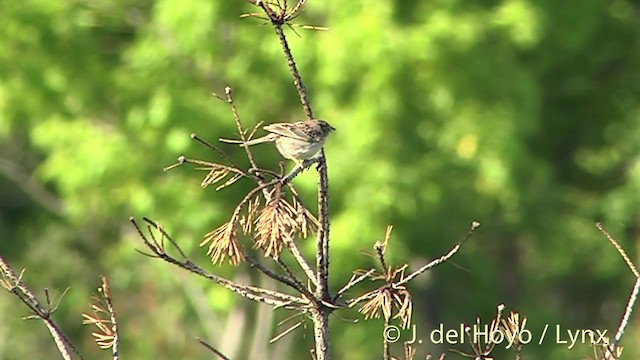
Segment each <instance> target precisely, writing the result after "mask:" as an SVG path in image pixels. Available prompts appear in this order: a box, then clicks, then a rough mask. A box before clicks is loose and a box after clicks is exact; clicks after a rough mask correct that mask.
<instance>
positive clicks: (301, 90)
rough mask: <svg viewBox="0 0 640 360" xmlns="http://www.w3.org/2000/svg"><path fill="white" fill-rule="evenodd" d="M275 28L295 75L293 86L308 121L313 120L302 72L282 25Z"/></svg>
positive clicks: (274, 26) (275, 25)
mask: <svg viewBox="0 0 640 360" xmlns="http://www.w3.org/2000/svg"><path fill="white" fill-rule="evenodd" d="M273 28H274V29H275V31H276V35H278V39H279V40H280V45H281V46H282V51H283V52H284V57H285V59H286V60H287V65H288V66H289V70H290V71H291V75H293V85H295V87H296V90H298V96H300V103H301V104H302V109H303V110H304V113H305V115H306V116H307V119H309V120H312V119H314V117H313V111H312V110H311V101H309V95H307V89H306V88H305V87H304V84H303V83H302V78H300V72H299V71H298V67H297V66H296V63H295V61H293V55H291V49H289V43H288V42H287V37H286V36H285V35H284V30H282V24H279V23H273Z"/></svg>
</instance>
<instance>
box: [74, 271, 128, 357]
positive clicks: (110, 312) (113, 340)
mask: <svg viewBox="0 0 640 360" xmlns="http://www.w3.org/2000/svg"><path fill="white" fill-rule="evenodd" d="M101 281H102V284H101V285H100V287H99V288H98V293H99V294H98V295H94V296H93V301H92V303H91V309H92V312H93V315H89V314H87V313H83V314H82V317H83V318H84V320H83V321H82V324H83V325H94V326H95V327H97V328H98V330H99V331H94V332H92V333H91V335H93V337H94V338H95V341H96V343H97V344H98V346H99V347H100V348H101V349H109V348H111V349H112V353H113V359H114V360H117V359H118V358H119V354H118V352H119V350H118V349H119V339H120V338H119V335H118V323H117V320H116V314H115V310H114V308H113V304H112V302H111V294H110V291H109V283H108V282H107V278H106V277H104V276H101Z"/></svg>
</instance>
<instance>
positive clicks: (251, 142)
mask: <svg viewBox="0 0 640 360" xmlns="http://www.w3.org/2000/svg"><path fill="white" fill-rule="evenodd" d="M277 137H278V136H277V135H276V134H269V135H266V136H263V137H260V138H257V139H253V140H249V141H246V142H244V141H242V140H232V139H223V138H220V139H218V140H219V141H220V142H224V143H228V144H240V146H243V147H247V146H251V145H255V144H261V143H264V142H272V141H275V140H276V138H277Z"/></svg>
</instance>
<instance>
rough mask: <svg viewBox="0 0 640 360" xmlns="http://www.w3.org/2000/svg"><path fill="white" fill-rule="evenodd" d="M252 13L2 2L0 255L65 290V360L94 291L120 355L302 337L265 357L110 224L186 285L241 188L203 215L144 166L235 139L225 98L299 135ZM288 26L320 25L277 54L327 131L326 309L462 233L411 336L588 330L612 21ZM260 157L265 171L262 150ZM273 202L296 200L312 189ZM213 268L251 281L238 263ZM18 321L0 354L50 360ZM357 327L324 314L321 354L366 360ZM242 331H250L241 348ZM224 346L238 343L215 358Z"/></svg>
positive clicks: (92, 350) (622, 108)
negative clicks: (189, 264) (108, 298)
mask: <svg viewBox="0 0 640 360" xmlns="http://www.w3.org/2000/svg"><path fill="white" fill-rule="evenodd" d="M252 11H256V9H254V8H252V7H251V6H250V5H249V4H247V3H245V2H243V1H239V0H235V1H231V0H208V1H201V0H185V1H180V2H178V1H171V0H157V1H145V0H139V1H123V0H111V1H101V0H67V1H57V2H55V1H44V0H22V1H3V2H1V3H0V24H2V26H0V252H1V254H2V255H3V256H4V257H6V258H8V259H9V261H10V262H11V264H12V265H13V266H14V267H15V268H16V269H20V268H22V267H26V269H27V271H26V274H25V280H26V281H27V283H28V284H30V285H31V286H32V288H34V289H42V288H45V287H46V288H49V289H59V291H61V290H63V289H64V288H66V287H67V286H69V287H70V290H69V292H68V294H67V295H66V296H65V297H64V299H63V301H62V302H61V304H60V307H59V309H58V311H57V313H56V315H55V316H56V319H57V320H58V321H60V323H61V324H63V327H64V328H65V330H66V331H67V332H68V333H69V334H70V335H71V336H72V338H73V339H74V340H75V342H76V343H77V344H78V345H79V346H80V348H81V349H82V350H83V351H84V352H85V353H86V355H87V357H88V358H99V357H108V355H107V354H106V353H103V354H100V355H99V354H98V350H97V349H96V347H95V346H94V345H93V344H92V339H91V337H90V335H89V332H90V330H89V329H83V328H81V326H80V322H81V317H80V314H81V313H82V312H83V311H87V310H88V305H87V303H88V301H89V298H90V294H91V292H92V291H94V289H95V288H96V287H97V286H98V284H99V282H98V277H97V275H98V274H99V273H104V274H105V275H107V276H108V277H109V279H110V281H111V283H112V287H113V289H112V292H113V295H114V297H115V298H116V307H117V309H118V315H119V316H120V319H121V320H120V321H121V327H122V331H123V337H124V339H123V349H122V355H123V356H125V357H127V358H132V359H156V358H162V359H178V358H182V359H187V358H189V359H205V358H210V356H209V354H208V353H206V352H205V351H204V350H203V349H202V348H200V347H199V346H198V345H196V344H195V342H194V341H193V337H194V336H201V337H204V338H207V339H208V340H209V341H211V342H212V343H213V344H216V345H218V346H221V347H223V348H224V347H225V346H227V347H230V348H232V347H233V346H232V345H231V344H230V343H233V341H239V342H240V343H241V344H243V346H242V347H241V349H240V350H239V351H240V352H239V353H235V354H236V355H235V357H234V358H254V359H255V358H262V356H260V355H258V356H256V355H255V354H263V355H264V354H275V353H277V351H282V352H281V353H279V354H282V353H284V354H287V355H285V356H284V358H306V357H308V350H307V349H308V348H309V347H310V346H311V343H312V335H311V334H312V333H311V329H310V328H307V329H302V328H301V329H299V330H297V333H296V335H294V336H291V335H290V336H289V337H287V338H285V339H283V340H282V341H281V342H280V344H276V345H271V346H267V345H266V341H267V340H268V339H269V337H270V336H273V335H274V334H275V333H276V332H277V330H276V326H275V322H276V320H278V319H283V318H285V317H286V316H288V315H290V314H286V313H285V312H284V310H282V311H281V312H277V313H276V314H271V313H270V312H269V311H264V309H260V308H256V307H254V306H252V304H251V303H249V302H247V301H244V300H242V299H238V298H236V297H234V296H233V295H231V294H229V293H227V292H226V291H224V290H222V289H220V288H219V287H216V286H212V285H211V284H208V283H203V282H201V281H200V280H197V279H193V278H192V277H191V276H189V275H186V274H183V273H182V272H179V271H177V270H176V269H174V268H171V267H169V266H167V265H164V264H162V263H160V262H158V261H154V260H152V259H149V258H146V257H141V256H140V255H138V254H137V253H136V252H134V251H133V250H134V249H136V248H140V247H141V245H140V243H139V241H138V239H137V238H136V236H135V234H134V233H133V231H132V230H133V229H132V228H131V226H130V225H129V224H128V221H127V220H128V217H129V216H130V215H134V216H136V217H141V216H150V217H152V218H154V219H157V220H159V221H161V222H162V223H163V224H164V225H165V226H166V227H167V228H168V229H169V231H170V232H171V233H172V234H173V235H174V236H175V238H176V239H177V240H178V242H179V243H180V245H181V246H183V248H184V249H186V250H188V251H189V253H190V254H191V255H192V256H193V258H194V259H195V260H198V261H201V263H202V264H205V265H206V264H207V261H208V260H207V259H206V256H205V255H204V254H203V250H202V249H200V248H198V243H199V242H200V240H201V239H202V236H203V235H204V234H205V233H207V232H208V231H210V230H212V229H214V228H216V227H218V226H219V225H221V224H222V223H223V222H225V221H226V219H227V218H228V217H229V215H230V212H231V209H232V208H233V206H234V205H235V204H236V203H237V201H239V199H240V198H241V196H242V194H243V191H246V190H247V189H248V185H249V184H246V183H245V184H238V185H236V186H234V187H232V188H229V189H227V190H225V191H222V192H219V193H216V192H215V191H214V190H213V189H204V190H203V189H201V188H200V186H199V181H200V179H201V176H202V175H203V173H199V172H195V171H193V169H191V168H187V167H183V168H179V169H178V170H173V171H171V172H167V173H164V172H163V171H162V167H164V166H167V165H169V164H171V163H173V162H174V161H175V158H176V157H177V156H178V155H181V154H187V155H189V156H190V157H193V158H205V159H207V158H208V159H212V158H213V157H214V155H213V154H211V153H210V152H208V151H207V150H206V149H203V148H202V147H200V146H198V145H197V144H195V143H194V142H192V141H190V140H189V134H190V133H192V132H196V133H198V134H199V135H200V136H202V137H203V138H206V139H209V140H212V141H213V140H215V139H217V138H218V137H221V136H224V137H230V136H233V134H234V124H233V121H232V117H231V112H230V110H229V108H228V106H226V105H225V104H224V103H222V102H220V101H217V100H215V98H213V97H212V96H211V95H210V94H211V92H212V91H215V92H218V93H222V92H223V89H224V86H225V85H227V84H229V85H231V86H232V87H233V88H234V90H235V92H234V97H235V99H236V102H237V105H238V106H239V109H240V114H241V116H242V118H243V120H244V122H245V124H247V125H252V124H254V123H257V122H258V121H265V122H267V123H269V122H276V121H290V120H295V119H300V118H302V117H303V113H302V111H301V108H300V105H299V102H298V99H297V94H296V93H295V91H294V88H293V86H292V80H291V76H290V74H289V73H288V70H287V67H286V63H285V61H284V59H283V55H282V52H281V50H280V46H279V44H278V42H277V39H276V37H275V35H274V33H273V31H272V29H271V28H270V26H268V25H267V26H263V23H264V22H263V21H262V20H259V19H255V18H254V19H240V18H239V16H240V15H241V14H243V13H247V12H252ZM296 23H298V24H309V25H321V26H329V27H330V30H329V31H307V30H302V29H299V28H298V29H297V30H296V31H297V33H298V34H299V36H298V35H296V34H295V33H294V32H293V31H292V30H288V32H287V34H288V36H289V39H290V42H291V44H290V45H291V48H292V49H293V53H294V56H295V57H296V59H297V62H298V65H299V67H300V69H301V72H302V76H303V79H304V80H305V82H306V85H307V89H308V90H309V93H310V96H311V100H312V103H313V106H314V110H315V113H316V114H317V115H318V116H319V117H321V118H323V119H326V120H328V121H329V122H330V123H331V124H332V125H333V126H335V127H336V128H337V129H338V130H337V132H336V133H335V134H334V135H332V138H331V139H330V140H329V141H328V142H327V145H326V151H327V156H328V162H329V176H330V185H331V211H332V228H331V235H332V237H331V244H332V252H331V254H332V261H331V270H332V281H333V287H334V289H337V288H339V287H341V286H342V284H343V283H344V282H346V280H347V279H348V278H349V276H350V274H351V271H352V270H353V269H355V268H369V267H370V266H372V261H371V259H369V258H367V257H366V256H364V255H360V253H359V252H358V250H359V249H371V246H372V244H373V243H374V241H375V240H379V239H381V238H382V237H383V235H384V231H385V227H386V225H387V224H393V225H394V231H393V237H392V240H391V244H390V253H389V256H390V260H392V261H393V262H394V263H396V264H399V263H402V262H404V261H408V262H409V263H410V264H413V265H414V267H416V266H417V264H421V263H422V262H424V261H426V260H427V259H430V258H434V257H437V256H439V255H440V254H442V253H444V252H445V251H447V250H448V249H449V248H450V247H451V246H452V245H453V244H454V243H455V242H456V241H458V240H459V239H460V238H461V237H462V236H463V235H464V233H465V232H466V231H467V229H468V227H469V224H470V223H471V221H472V220H478V221H480V222H481V223H482V227H481V228H480V230H479V231H478V233H477V234H476V236H475V237H474V238H473V239H472V241H471V242H469V243H468V244H467V245H466V246H465V247H464V248H463V250H462V252H461V253H460V254H459V255H457V256H456V257H455V258H454V259H453V261H452V262H450V263H447V264H445V265H442V266H440V267H438V268H437V269H436V270H434V271H431V272H429V273H427V274H425V275H423V276H422V277H421V278H420V279H419V281H416V282H414V283H413V284H412V287H411V290H412V292H413V294H414V297H415V298H414V307H415V310H416V313H415V315H414V322H415V324H416V326H417V329H418V333H419V334H420V333H422V334H426V333H427V332H428V331H430V330H431V328H432V327H433V326H437V325H438V324H440V323H443V324H444V326H445V328H448V327H451V328H457V327H458V326H459V324H460V323H472V322H474V321H475V317H476V316H480V317H482V318H483V320H485V321H488V320H489V319H490V318H491V317H492V316H493V314H494V313H495V306H496V305H497V304H498V303H501V302H504V303H506V304H507V307H508V309H512V310H517V311H520V312H521V314H522V316H526V317H528V319H529V321H528V328H529V329H530V330H531V331H532V332H533V334H534V336H536V335H538V336H539V334H540V333H541V332H542V328H543V327H544V325H545V324H550V325H551V326H555V325H556V324H558V325H560V326H562V328H563V329H564V328H566V329H571V330H575V329H584V328H597V329H609V333H610V334H612V332H613V331H614V330H615V328H616V327H617V324H618V322H619V319H620V315H621V314H622V311H623V309H624V306H625V302H626V299H627V297H628V294H629V292H630V290H631V286H632V284H633V277H632V275H631V274H630V272H629V271H628V269H627V268H626V267H625V265H624V264H623V263H622V261H621V259H620V258H619V256H618V255H617V254H616V252H615V250H614V249H613V248H612V247H611V246H610V245H609V244H608V243H607V241H606V240H605V238H604V237H603V236H602V235H601V234H600V233H599V232H598V231H597V230H596V228H595V226H594V223H595V222H596V221H603V222H604V224H605V225H606V226H607V227H608V229H609V230H610V231H611V232H612V233H613V234H614V235H615V236H616V237H617V239H618V240H619V241H620V242H621V244H622V245H623V246H624V247H625V248H626V249H627V251H628V252H629V253H630V254H631V255H632V258H635V259H638V256H637V250H638V245H637V244H638V239H639V236H640V228H639V226H638V222H639V221H640V212H639V209H640V207H639V205H640V191H639V190H640V161H639V160H640V157H639V156H638V154H639V150H640V142H639V141H638V139H640V8H639V7H638V4H637V2H636V1H631V0H628V1H625V0H609V1H603V0H579V1H573V2H565V1H556V0H553V1H552V0H538V1H533V0H505V1H498V0H494V1H491V0H465V1H462V0H430V1H422V0H395V1H392V0H386V1H374V2H372V1H346V2H345V1H340V0H328V1H317V0H309V2H308V4H307V7H306V10H305V11H304V12H303V14H302V15H301V16H300V17H299V18H298V19H296ZM226 149H228V151H229V152H230V153H231V154H232V155H233V156H234V157H235V158H236V159H238V160H239V161H243V160H242V154H241V152H240V151H238V149H236V148H235V147H231V146H229V147H227V148H226ZM258 155H259V159H260V161H261V162H262V163H263V164H271V166H272V167H274V168H276V164H277V161H278V156H277V154H276V152H275V150H274V149H272V148H268V147H265V148H261V150H260V151H259V154H258ZM296 184H297V185H298V186H299V188H300V189H301V190H302V191H303V192H304V193H305V196H306V197H307V198H308V199H309V200H308V202H309V203H312V202H313V199H314V195H315V190H314V189H315V172H314V171H309V172H308V173H306V174H304V175H303V176H301V177H300V178H298V179H297V180H296ZM301 242H302V243H303V244H304V245H303V246H304V247H305V248H307V250H310V251H311V250H312V248H313V244H312V241H311V240H307V241H306V242H305V241H304V240H302V241H301ZM212 270H215V271H217V272H219V273H221V274H222V275H225V276H228V277H234V278H236V279H239V280H242V281H245V282H250V281H254V282H259V281H260V280H259V279H253V280H252V277H253V275H251V274H250V272H248V271H247V269H246V268H245V267H241V268H240V269H236V270H234V269H230V268H228V267H227V266H224V267H220V268H215V269H212ZM361 290H362V289H361ZM356 294H357V292H354V293H352V295H356ZM22 309H23V308H22V307H21V306H20V305H19V304H18V303H17V302H16V300H15V299H14V298H13V297H11V296H9V295H8V294H7V293H4V294H3V295H1V296H0V358H3V359H5V358H6V359H27V358H55V357H56V356H57V355H56V352H55V349H54V346H53V343H52V341H51V340H50V338H49V337H48V335H47V333H46V330H45V328H44V327H43V326H41V325H40V324H36V323H35V322H28V321H27V322H25V321H22V320H20V316H21V315H27V314H26V311H25V310H22ZM265 314H266V315H265ZM636 314H637V312H636ZM272 316H273V318H272ZM358 318H360V316H359V315H358V314H357V313H355V312H350V313H349V312H343V313H341V315H340V317H333V318H332V321H333V326H334V327H333V328H332V335H333V339H332V340H333V344H334V357H335V358H337V359H352V360H358V359H375V358H379V357H380V356H379V354H380V351H381V350H380V349H381V347H380V346H378V344H379V342H380V341H379V340H380V336H381V335H380V334H381V330H382V325H381V323H380V321H377V320H370V321H364V322H363V321H359V322H357V323H355V324H353V323H352V320H353V319H358ZM249 319H252V320H249ZM345 319H346V320H345ZM260 323H261V324H264V323H267V324H271V323H273V325H267V327H268V329H269V331H267V332H266V334H265V333H263V332H260V331H258V330H256V329H259V326H255V328H254V327H253V325H254V324H260ZM639 325H640V324H639V321H638V316H637V315H635V316H634V317H633V318H632V324H631V327H630V329H629V331H628V332H627V333H626V334H625V338H624V339H625V345H626V349H625V355H626V356H627V358H629V359H632V358H638V357H640V347H638V346H637V345H636V344H637V343H640V332H639V330H638V329H639V328H640V326H639ZM238 327H241V328H242V329H243V330H242V333H243V334H244V336H243V337H241V338H239V339H237V338H236V339H235V340H234V339H229V336H230V335H229V334H230V332H229V331H231V330H230V329H234V328H236V329H237V328H238ZM302 334H306V336H302ZM261 346H265V347H266V348H261ZM453 347H454V348H457V349H460V350H466V349H467V347H466V346H464V345H462V346H453ZM566 347H567V346H566V345H561V344H557V343H556V341H555V340H554V339H547V341H545V342H544V343H543V344H542V345H537V344H532V345H529V346H528V347H526V348H525V355H526V358H528V359H549V358H553V359H579V358H583V357H584V356H585V355H588V354H591V351H590V349H589V347H588V346H580V347H577V348H576V349H573V350H567V349H566ZM277 349H280V350H277ZM442 349H443V348H437V347H433V346H424V345H423V346H422V347H420V350H419V353H421V354H424V353H425V352H427V351H431V352H437V351H440V350H442ZM252 354H253V355H252ZM399 354H400V353H399V352H398V355H399ZM497 354H498V355H499V358H512V355H508V354H506V353H504V352H502V351H501V350H500V351H499V352H497ZM272 356H273V355H272ZM449 356H451V357H452V358H456V357H455V356H454V355H453V354H451V355H449ZM265 358H270V356H267V357H265ZM273 358H275V357H273ZM281 358H282V357H281ZM447 358H448V357H447Z"/></svg>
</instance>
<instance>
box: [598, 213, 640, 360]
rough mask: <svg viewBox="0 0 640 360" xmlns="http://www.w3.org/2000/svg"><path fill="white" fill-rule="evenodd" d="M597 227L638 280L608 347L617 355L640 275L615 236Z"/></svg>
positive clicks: (602, 227) (600, 226) (635, 298)
mask: <svg viewBox="0 0 640 360" xmlns="http://www.w3.org/2000/svg"><path fill="white" fill-rule="evenodd" d="M596 227H597V228H598V230H600V231H601V232H602V233H603V234H604V236H605V237H606V238H607V240H609V242H610V243H611V244H612V245H613V247H614V248H615V249H616V250H618V253H619V254H620V256H621V257H622V259H623V260H624V262H625V263H626V264H627V266H628V267H629V269H630V270H631V273H633V276H634V277H635V278H636V281H635V282H634V284H633V289H632V290H631V295H629V299H628V300H627V305H626V306H625V309H624V314H623V315H622V319H621V320H620V325H619V326H618V329H617V331H616V335H615V337H614V339H613V343H612V344H609V345H608V346H607V347H608V350H610V351H611V353H613V354H615V353H616V351H615V349H616V348H617V346H618V344H619V343H620V340H621V339H622V334H623V333H624V330H625V329H626V327H627V325H628V323H629V318H630V317H631V313H632V312H633V309H634V307H635V303H636V300H637V298H638V292H639V291H640V274H639V273H638V270H637V269H636V266H635V265H634V264H633V262H632V261H631V259H630V258H629V256H628V255H627V253H626V252H625V251H624V249H623V248H622V246H620V244H619V243H618V242H617V241H616V240H615V239H614V238H613V236H611V234H610V233H609V231H607V229H605V228H604V226H603V225H602V224H601V223H597V224H596Z"/></svg>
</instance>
